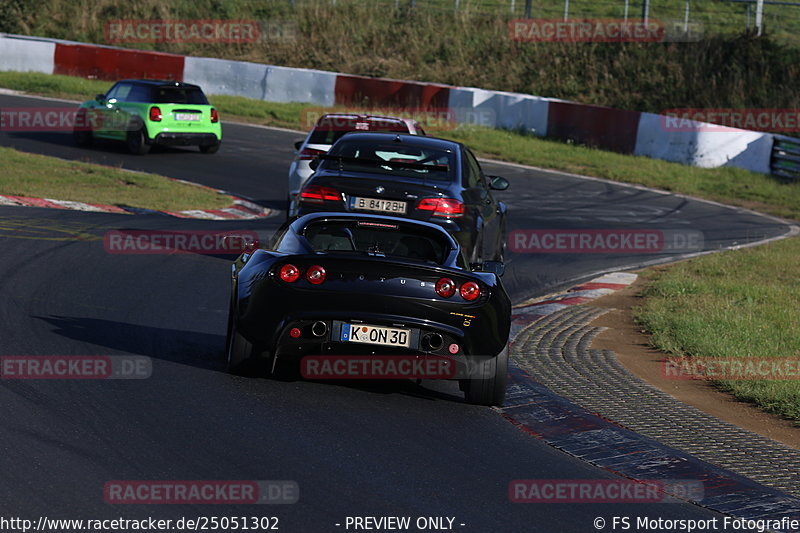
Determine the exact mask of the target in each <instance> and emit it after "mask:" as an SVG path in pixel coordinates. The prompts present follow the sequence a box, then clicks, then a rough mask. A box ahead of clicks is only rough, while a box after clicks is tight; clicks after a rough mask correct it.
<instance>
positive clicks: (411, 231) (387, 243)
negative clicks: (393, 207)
mask: <svg viewBox="0 0 800 533" xmlns="http://www.w3.org/2000/svg"><path fill="white" fill-rule="evenodd" d="M303 235H304V236H305V238H306V239H307V240H308V242H309V244H310V245H311V249H312V250H314V251H315V252H355V253H362V254H371V255H378V256H386V257H400V258H403V259H410V260H413V261H422V262H427V263H435V264H437V265H441V264H442V263H444V261H445V260H446V259H447V255H448V253H449V252H450V244H449V242H448V241H447V239H446V238H445V237H444V236H443V235H441V234H440V233H439V232H438V231H436V230H428V229H427V228H416V227H409V226H405V225H394V224H377V223H371V224H359V223H357V222H351V221H346V222H328V221H326V222H312V223H311V224H309V225H308V226H306V227H305V229H304V230H303Z"/></svg>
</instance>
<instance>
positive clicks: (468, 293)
mask: <svg viewBox="0 0 800 533" xmlns="http://www.w3.org/2000/svg"><path fill="white" fill-rule="evenodd" d="M458 292H460V293H461V297H462V298H464V299H465V300H467V301H468V302H471V301H473V300H476V299H477V298H478V296H480V295H481V288H480V287H479V286H478V284H477V283H475V282H474V281H468V282H466V283H465V284H463V285H462V286H461V288H460V289H459V290H458Z"/></svg>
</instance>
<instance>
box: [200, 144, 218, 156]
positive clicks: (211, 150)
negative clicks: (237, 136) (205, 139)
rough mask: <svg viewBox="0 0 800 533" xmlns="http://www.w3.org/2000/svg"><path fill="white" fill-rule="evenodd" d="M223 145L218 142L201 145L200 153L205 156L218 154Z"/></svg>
mask: <svg viewBox="0 0 800 533" xmlns="http://www.w3.org/2000/svg"><path fill="white" fill-rule="evenodd" d="M220 144H222V143H220V142H216V143H214V144H201V145H200V146H199V148H200V151H201V152H202V153H204V154H216V153H217V151H219V145H220Z"/></svg>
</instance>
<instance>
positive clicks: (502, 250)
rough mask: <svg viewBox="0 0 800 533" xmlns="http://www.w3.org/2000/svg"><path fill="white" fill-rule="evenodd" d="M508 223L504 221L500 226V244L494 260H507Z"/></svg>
mask: <svg viewBox="0 0 800 533" xmlns="http://www.w3.org/2000/svg"><path fill="white" fill-rule="evenodd" d="M506 246H507V243H506V224H505V222H503V225H502V226H501V228H500V246H499V247H498V249H497V251H496V252H495V253H494V260H495V261H500V262H501V263H502V262H504V261H505V258H506Z"/></svg>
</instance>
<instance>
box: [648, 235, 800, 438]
mask: <svg viewBox="0 0 800 533" xmlns="http://www.w3.org/2000/svg"><path fill="white" fill-rule="evenodd" d="M798 257H800V238H797V237H796V238H792V239H786V240H782V241H778V242H774V243H770V244H767V245H764V246H759V247H756V248H748V249H744V250H739V251H730V252H723V253H718V254H712V255H708V256H704V257H701V258H697V259H693V260H690V261H686V262H682V263H678V264H676V265H672V266H669V267H661V268H656V269H650V270H648V271H645V272H644V274H643V275H644V277H645V279H646V280H647V286H646V289H645V290H644V293H643V296H644V303H643V304H642V305H641V306H640V307H638V308H636V309H635V310H634V314H635V317H636V320H637V321H639V322H640V323H641V324H642V325H643V326H644V327H645V328H646V329H647V330H648V331H649V332H650V334H651V342H652V344H653V345H654V346H655V347H656V348H658V349H659V350H661V351H663V352H666V353H667V354H671V355H675V356H680V357H683V356H687V357H704V358H720V359H727V360H731V359H733V358H741V359H743V360H744V359H748V358H789V359H794V360H795V361H797V360H800V314H798V306H797V302H800V263H798V261H797V258H798ZM716 384H717V386H718V387H720V388H721V389H722V390H725V391H728V392H731V393H732V394H733V395H734V396H736V398H738V399H739V400H742V401H747V402H752V403H754V404H756V405H757V406H758V407H760V408H762V409H764V410H766V411H768V412H770V413H774V414H777V415H780V416H783V417H786V418H789V419H792V420H794V421H795V422H797V423H798V425H800V381H797V380H787V381H778V380H761V381H738V380H735V381H722V382H717V383H716Z"/></svg>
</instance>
